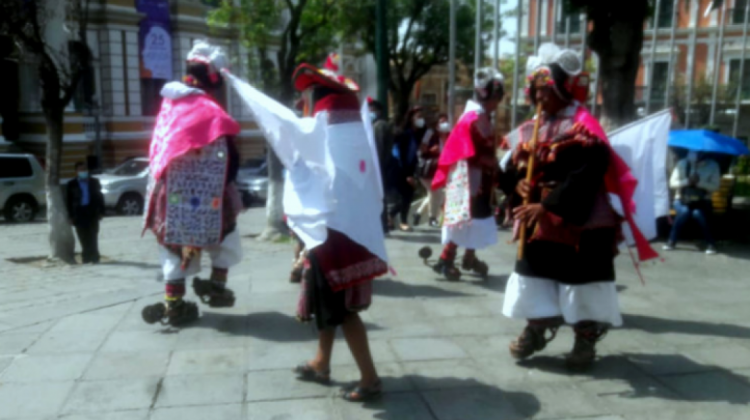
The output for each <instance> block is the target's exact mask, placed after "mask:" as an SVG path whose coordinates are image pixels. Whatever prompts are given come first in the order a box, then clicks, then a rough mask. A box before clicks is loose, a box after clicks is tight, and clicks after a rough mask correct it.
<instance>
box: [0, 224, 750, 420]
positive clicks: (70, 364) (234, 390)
mask: <svg viewBox="0 0 750 420" xmlns="http://www.w3.org/2000/svg"><path fill="white" fill-rule="evenodd" d="M264 216H265V212H264V210H263V209H254V210H251V211H249V212H247V213H245V214H244V215H243V216H242V217H241V223H240V229H241V233H242V235H243V246H244V253H245V258H244V260H243V262H242V264H241V265H240V266H238V267H236V268H234V269H233V270H232V271H231V272H230V276H229V277H230V278H229V281H230V287H231V288H232V289H234V290H235V292H236V293H237V305H236V306H235V307H234V308H231V309H221V310H219V309H210V308H207V307H201V311H202V317H201V319H200V320H199V321H198V322H197V323H195V324H194V325H192V326H190V327H186V328H182V329H179V330H177V329H172V328H166V327H161V326H156V325H146V324H145V323H144V322H143V321H142V320H141V315H140V312H141V308H142V307H143V306H144V305H147V304H151V303H155V302H157V301H158V300H160V299H161V298H162V293H163V283H160V282H159V281H158V277H159V276H158V272H159V266H158V260H157V248H156V244H155V241H154V239H153V238H152V237H151V236H150V234H147V235H146V237H144V238H141V237H140V219H139V218H123V217H111V218H106V219H105V220H104V222H103V225H102V237H101V251H102V254H103V255H104V256H105V257H106V260H105V262H104V263H103V264H100V265H96V266H91V265H87V266H72V267H45V266H44V264H42V263H18V262H13V261H11V260H14V261H20V262H26V261H28V259H29V258H30V257H40V256H44V255H45V253H46V248H47V247H46V243H47V242H46V233H47V227H46V225H45V224H43V223H39V224H29V225H8V224H0V420H9V419H13V420H21V419H24V420H42V419H66V420H84V419H91V420H94V419H96V420H146V419H158V420H161V419H169V420H176V419H179V420H192V419H201V420H204V419H211V420H223V419H228V420H233V419H242V420H283V419H290V420H329V419H330V420H362V419H381V420H386V419H387V420H433V419H436V420H495V419H497V420H513V419H527V418H528V419H532V418H533V419H589V420H592V419H596V420H622V419H633V420H636V419H637V420H643V419H665V420H677V419H679V420H683V419H694V420H699V419H701V420H702V419H750V252H745V250H743V249H742V248H740V247H738V246H725V247H724V249H723V251H724V253H723V254H722V255H717V256H705V255H704V254H702V253H699V252H697V251H695V249H694V248H692V246H691V245H689V244H687V245H685V246H684V248H681V249H679V250H678V251H675V252H674V253H670V254H668V255H665V261H663V262H659V263H655V264H651V265H648V266H646V267H643V273H644V276H645V277H646V285H645V286H642V285H641V284H640V282H639V280H638V277H637V275H636V272H635V269H634V268H633V266H632V264H631V262H630V260H629V258H628V257H627V255H625V256H622V257H620V258H619V259H618V262H617V265H618V283H617V284H618V290H619V295H620V298H621V307H622V312H623V314H624V319H625V325H624V326H623V328H619V329H616V330H613V331H611V332H610V333H609V335H608V336H607V337H606V338H605V339H604V341H602V342H601V344H600V345H599V347H598V349H599V354H600V358H599V360H598V362H597V365H596V366H595V367H594V368H593V369H592V370H590V371H588V372H585V373H579V374H570V373H568V372H567V371H566V370H565V369H564V363H563V355H564V353H565V352H567V351H568V350H569V349H570V348H571V346H572V344H573V334H572V331H570V329H563V330H561V331H560V333H559V334H558V338H557V339H556V340H555V341H554V342H552V343H551V344H550V345H549V346H548V348H547V349H545V350H544V351H543V352H542V353H540V354H539V355H538V356H536V357H533V358H531V359H529V360H527V361H525V362H523V363H516V362H515V361H514V360H512V359H511V357H510V355H509V354H508V350H507V345H508V343H509V341H510V340H512V339H513V338H514V337H515V336H516V335H517V334H518V333H519V332H520V330H521V329H522V328H523V323H522V322H519V321H516V320H509V319H506V318H504V317H503V316H502V315H501V310H502V302H503V294H504V288H505V282H506V280H507V277H508V275H509V274H510V271H511V269H512V264H513V260H514V254H515V247H514V246H512V245H508V244H507V241H508V239H509V236H508V234H507V233H504V232H500V233H499V235H500V244H498V245H497V246H495V247H493V248H492V249H489V250H484V251H482V252H480V257H481V258H483V259H485V260H486V261H487V262H488V263H489V264H490V271H491V275H490V278H489V279H488V280H487V281H482V280H480V279H478V278H473V277H471V276H465V278H464V280H463V281H461V282H460V283H449V282H446V281H443V280H442V279H440V278H438V277H437V276H436V275H435V274H434V273H432V271H431V270H429V269H428V268H427V267H425V266H424V265H423V264H422V262H421V261H420V260H419V259H418V258H417V251H418V249H419V248H420V247H421V246H423V245H425V244H430V245H431V246H432V247H433V249H434V250H435V251H436V252H437V250H438V247H439V232H438V231H437V230H434V229H429V228H424V227H422V228H419V229H418V230H417V231H416V232H413V233H410V234H406V233H396V234H393V235H392V236H391V237H390V238H389V239H388V240H387V248H388V252H389V255H390V258H391V264H392V265H393V267H394V268H395V270H396V272H397V274H396V275H393V276H389V277H385V278H382V279H378V280H377V281H376V282H375V296H374V299H373V305H372V307H371V308H370V310H368V311H367V312H365V313H364V315H363V318H364V320H365V321H366V323H367V326H368V329H369V334H370V345H371V347H372V351H373V354H374V358H375V361H376V364H377V366H378V368H379V371H380V374H381V376H382V377H383V379H384V385H385V395H384V396H383V398H382V399H381V400H380V401H378V402H374V403H368V404H364V405H363V404H352V403H348V402H345V401H343V400H341V399H340V398H338V397H337V393H338V390H339V388H340V387H341V386H343V385H345V384H348V383H350V382H351V381H353V380H355V379H356V378H357V369H356V367H355V366H354V361H353V359H352V357H351V355H350V354H349V351H348V349H347V347H346V343H345V342H344V340H343V338H339V339H338V340H337V342H336V346H335V350H334V357H333V366H332V377H333V379H334V382H335V383H334V384H333V385H332V386H330V387H324V386H320V385H314V384H307V383H301V382H297V381H295V380H294V377H293V375H292V373H291V368H292V367H293V366H295V365H296V364H298V363H300V362H303V361H305V360H306V359H308V358H310V357H311V356H312V355H313V352H314V350H315V346H316V333H315V331H314V330H313V328H312V327H311V326H310V325H303V324H299V323H298V322H297V321H296V320H295V319H294V311H295V307H296V299H297V295H298V286H297V285H292V284H290V283H289V282H288V274H289V267H290V260H291V256H292V249H291V245H290V244H288V243H278V244H269V243H260V242H258V241H256V240H255V238H254V236H255V235H257V234H258V233H259V232H260V231H261V229H262V227H263V224H264Z"/></svg>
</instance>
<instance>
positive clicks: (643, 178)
mask: <svg viewBox="0 0 750 420" xmlns="http://www.w3.org/2000/svg"><path fill="white" fill-rule="evenodd" d="M671 124H672V114H671V112H670V110H669V109H666V110H664V111H661V112H658V113H656V114H653V115H650V116H648V117H646V118H643V119H641V120H638V121H636V122H634V123H632V124H629V125H626V126H625V127H622V128H619V129H617V130H615V131H613V132H612V133H609V134H608V135H607V137H609V141H610V144H611V145H612V148H613V149H614V150H615V152H617V154H618V155H620V157H621V158H622V159H623V160H624V161H625V163H627V164H628V166H629V167H630V169H631V171H632V172H633V175H634V176H635V177H636V178H637V179H638V188H636V190H635V196H634V197H633V200H634V201H635V205H636V214H635V222H636V224H637V225H638V227H639V228H640V229H641V232H643V236H645V237H646V239H649V240H651V239H654V238H656V235H657V232H656V219H657V218H659V217H662V216H667V215H668V214H669V189H668V187H667V168H666V164H667V140H668V139H669V129H670V125H671ZM612 204H613V205H614V206H615V207H618V206H619V207H620V208H619V209H618V210H621V207H622V206H621V204H620V203H619V200H612ZM627 233H628V236H629V232H627ZM628 242H631V243H632V240H631V238H630V236H629V237H628Z"/></svg>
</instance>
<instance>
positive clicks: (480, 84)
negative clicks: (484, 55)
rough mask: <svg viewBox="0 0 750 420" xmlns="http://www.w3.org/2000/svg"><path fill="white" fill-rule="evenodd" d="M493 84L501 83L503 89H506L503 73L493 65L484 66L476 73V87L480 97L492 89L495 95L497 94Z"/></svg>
mask: <svg viewBox="0 0 750 420" xmlns="http://www.w3.org/2000/svg"><path fill="white" fill-rule="evenodd" d="M493 85H499V86H500V87H501V88H502V90H503V91H504V90H505V84H504V81H503V75H502V73H500V72H499V71H497V70H495V69H494V68H492V67H484V68H481V69H479V70H477V72H476V74H475V75H474V89H475V90H476V91H477V93H479V96H480V97H486V96H487V94H488V93H490V91H492V94H493V95H494V94H497V91H496V90H495V89H492V86H493Z"/></svg>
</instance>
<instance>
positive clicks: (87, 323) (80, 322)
mask: <svg viewBox="0 0 750 420" xmlns="http://www.w3.org/2000/svg"><path fill="white" fill-rule="evenodd" d="M121 319H122V314H119V315H105V314H103V313H99V312H98V311H97V312H96V313H85V314H76V315H71V316H67V317H65V318H62V319H61V320H60V321H58V322H57V323H55V325H54V326H53V327H52V328H51V329H50V332H63V331H109V330H111V329H112V328H114V327H115V326H116V325H117V324H118V323H119V322H120V320H121Z"/></svg>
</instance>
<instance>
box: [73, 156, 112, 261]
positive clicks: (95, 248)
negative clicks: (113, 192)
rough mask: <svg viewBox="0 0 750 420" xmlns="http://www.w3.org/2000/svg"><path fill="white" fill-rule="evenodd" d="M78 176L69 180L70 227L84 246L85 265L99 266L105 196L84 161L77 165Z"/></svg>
mask: <svg viewBox="0 0 750 420" xmlns="http://www.w3.org/2000/svg"><path fill="white" fill-rule="evenodd" d="M75 170H76V177H75V178H73V179H71V180H70V181H68V185H67V207H68V218H69V219H70V224H71V225H73V226H74V227H75V229H76V234H77V235H78V241H79V242H80V243H81V260H82V262H83V263H84V264H89V263H91V264H98V263H99V258H100V256H99V221H100V220H101V219H102V217H104V195H102V186H101V184H100V183H99V180H98V179H96V178H93V177H91V176H90V175H89V171H88V168H87V167H86V164H84V163H83V162H76V164H75Z"/></svg>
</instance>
